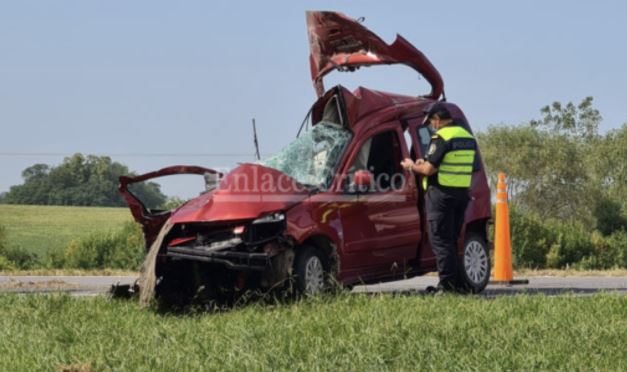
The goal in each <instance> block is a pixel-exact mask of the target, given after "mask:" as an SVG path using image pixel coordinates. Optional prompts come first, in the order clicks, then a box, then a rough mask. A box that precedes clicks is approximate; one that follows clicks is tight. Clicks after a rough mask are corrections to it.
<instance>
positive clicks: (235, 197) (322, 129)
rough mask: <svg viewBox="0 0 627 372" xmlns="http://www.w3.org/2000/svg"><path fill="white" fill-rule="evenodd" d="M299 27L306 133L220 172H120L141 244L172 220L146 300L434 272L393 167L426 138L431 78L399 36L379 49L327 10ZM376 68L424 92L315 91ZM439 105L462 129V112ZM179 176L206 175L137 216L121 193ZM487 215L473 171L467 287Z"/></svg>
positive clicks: (483, 255) (437, 85) (403, 174)
mask: <svg viewBox="0 0 627 372" xmlns="http://www.w3.org/2000/svg"><path fill="white" fill-rule="evenodd" d="M307 27H308V32H309V44H310V53H311V54H310V63H311V76H312V79H313V83H314V86H315V89H316V92H317V95H318V99H317V100H316V101H315V102H314V104H313V106H312V108H311V110H310V112H309V114H308V116H307V119H306V122H305V123H304V127H305V129H307V130H304V131H302V133H299V136H298V137H297V139H296V140H295V141H294V142H292V143H291V144H289V145H288V146H287V147H285V148H284V149H283V150H282V151H281V152H279V153H277V154H275V155H273V156H272V157H270V158H268V159H265V160H262V161H260V162H257V163H250V164H241V165H239V166H238V167H236V168H235V169H233V170H232V171H230V172H229V173H228V174H225V175H222V174H218V173H217V172H215V171H213V170H211V169H206V168H202V167H194V166H174V167H169V168H165V169H162V170H159V171H156V172H152V173H148V174H144V175H141V176H137V177H121V178H120V192H121V193H122V195H123V196H124V198H125V200H126V201H127V202H128V204H129V206H130V208H131V211H132V214H133V216H134V218H135V219H136V220H137V221H138V222H139V223H141V224H142V225H143V228H144V233H145V238H146V244H147V247H150V246H151V244H152V243H153V242H154V241H155V239H156V237H157V235H158V234H159V232H160V230H161V228H162V226H163V225H164V224H165V223H166V221H168V220H169V223H168V224H169V225H172V226H173V227H172V228H171V230H169V231H168V233H167V235H165V238H164V239H163V241H162V244H161V245H160V247H159V254H158V257H157V264H156V275H157V278H158V284H157V287H156V294H157V296H160V297H164V298H165V297H167V296H170V295H172V294H173V293H175V294H177V295H192V294H194V293H196V291H198V289H199V288H202V289H203V290H205V291H208V295H213V294H215V292H216V291H218V290H227V291H237V290H241V289H245V288H260V289H262V290H263V289H272V288H278V287H282V286H284V284H285V283H288V282H289V283H292V284H293V285H295V286H296V288H297V289H298V290H299V291H301V292H305V293H317V292H320V291H321V290H323V289H324V288H325V287H326V286H327V285H329V283H330V280H333V281H336V282H339V283H341V284H345V285H349V286H350V285H353V284H358V283H369V282H379V281H389V280H397V279H402V278H408V277H411V276H415V275H420V274H424V273H427V272H432V271H435V270H436V263H435V259H434V256H433V253H432V251H431V246H430V243H429V236H428V235H427V232H426V227H425V222H426V220H427V216H426V215H425V208H424V191H423V190H422V188H421V187H420V186H419V185H420V184H421V179H420V177H416V176H415V175H414V174H412V173H411V172H409V171H404V170H403V169H402V167H401V166H400V162H401V160H402V159H403V158H407V157H411V158H414V159H415V158H421V157H423V156H424V155H425V148H426V146H427V145H428V143H429V140H430V137H431V131H430V129H429V128H428V127H427V126H425V125H423V118H424V115H425V111H426V109H427V108H428V107H429V106H430V105H432V104H433V103H434V102H437V101H441V100H442V97H443V81H442V79H441V77H440V74H439V73H438V71H437V70H436V69H435V67H434V66H433V65H432V64H431V63H430V62H429V60H428V59H427V58H426V57H425V56H424V55H423V54H422V53H421V52H420V51H419V50H417V49H416V48H415V47H414V46H412V45H411V44H410V43H409V42H408V41H407V40H405V39H404V38H402V37H401V36H398V37H397V39H396V40H395V41H394V43H392V44H391V45H388V44H386V43H385V42H384V41H383V40H381V39H380V38H379V37H377V36H376V35H375V34H373V33H372V32H370V31H369V30H368V29H366V28H365V27H363V26H362V25H361V24H360V23H358V22H356V21H355V20H353V19H350V18H347V17H346V16H344V15H342V14H340V13H334V12H307ZM381 64H404V65H407V66H409V67H411V68H412V69H414V70H415V71H416V72H417V73H419V74H420V75H422V76H423V77H424V78H425V79H426V80H427V81H428V83H429V84H430V85H431V92H429V93H428V94H426V95H423V96H419V97H415V96H404V95H397V94H391V93H385V92H380V91H376V90H370V89H366V88H363V87H360V88H358V89H356V90H355V91H353V92H350V91H348V90H347V89H345V88H343V87H342V86H335V87H333V88H331V89H329V90H325V88H324V85H323V77H324V76H325V75H326V74H327V73H329V72H330V71H332V70H350V71H352V70H354V69H356V68H359V67H360V66H370V65H381ZM445 104H446V105H447V107H448V108H449V111H450V112H451V113H452V114H453V116H454V117H455V118H456V119H458V120H459V121H461V122H462V123H465V125H466V127H467V128H466V129H470V128H469V127H468V122H467V121H466V118H465V117H464V114H463V113H462V111H461V110H460V109H459V108H458V107H457V106H456V105H454V104H453V103H445ZM301 129H303V128H302V127H301ZM185 173H195V174H204V175H206V176H207V178H210V179H214V180H216V181H215V182H214V184H213V185H212V186H210V187H208V190H206V191H205V192H204V193H202V194H201V195H200V196H198V197H197V198H195V199H192V200H190V201H188V202H187V203H185V204H183V205H182V206H180V207H179V208H177V209H174V210H171V211H157V210H149V209H147V208H146V207H145V206H144V205H143V204H142V203H141V202H140V201H139V200H137V198H135V197H134V196H133V194H132V193H131V192H130V191H129V187H128V186H129V185H131V184H132V183H135V182H141V181H145V180H148V179H151V178H155V177H160V176H165V175H171V174H185ZM490 217H491V216H490V191H489V188H488V183H487V179H486V176H485V173H484V171H483V170H481V171H479V172H476V173H475V174H474V175H473V181H472V186H471V201H470V203H469V205H468V209H467V210H466V220H465V226H464V228H463V233H462V237H461V239H460V241H459V259H460V262H461V263H462V264H461V265H460V267H462V268H463V277H464V278H465V281H466V284H467V287H468V289H469V290H471V291H474V292H479V291H481V290H483V289H484V288H485V286H486V284H487V282H488V279H489V275H490V260H489V254H488V243H487V241H488V237H487V232H486V231H487V225H488V221H489V220H490Z"/></svg>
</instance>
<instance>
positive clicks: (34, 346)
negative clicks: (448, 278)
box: [0, 294, 627, 371]
mask: <svg viewBox="0 0 627 372" xmlns="http://www.w3.org/2000/svg"><path fill="white" fill-rule="evenodd" d="M0 314H2V315H3V316H1V317H0V329H1V330H2V335H3V337H0V370H58V369H60V368H62V367H63V366H74V367H76V368H79V367H80V368H84V369H89V368H91V369H92V370H132V371H135V370H184V371H187V370H198V371H200V370H203V371H204V370H275V369H276V370H351V371H361V370H368V371H371V370H373V371H380V370H488V369H494V370H519V369H525V370H530V369H534V370H547V369H549V370H555V369H558V370H572V369H574V370H623V371H624V370H627V353H625V345H627V297H625V296H621V295H615V294H599V295H594V296H590V297H574V296H561V297H544V296H512V297H500V298H496V299H485V298H479V297H460V296H443V297H424V296H391V295H376V296H366V295H348V294H340V295H338V296H334V297H323V298H313V299H306V300H302V301H298V302H294V303H290V304H279V305H263V304H251V305H247V306H243V307H240V308H237V309H234V310H231V311H226V312H222V313H213V314H210V313H196V314H187V315H160V314H157V313H155V312H153V311H146V310H140V309H139V308H138V306H137V304H136V303H135V302H130V301H116V300H108V299H106V298H105V297H94V298H76V297H70V296H67V295H60V294H56V295H29V296H26V295H2V296H0Z"/></svg>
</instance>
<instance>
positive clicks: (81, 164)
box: [0, 154, 166, 207]
mask: <svg viewBox="0 0 627 372" xmlns="http://www.w3.org/2000/svg"><path fill="white" fill-rule="evenodd" d="M129 174H133V173H132V172H130V171H129V169H128V167H127V166H125V165H123V164H120V163H118V162H114V161H111V158H109V157H108V156H95V155H87V156H84V155H82V154H74V155H72V156H70V157H66V158H65V159H64V160H63V162H62V163H61V164H60V165H58V166H50V165H47V164H35V165H32V166H30V167H28V168H26V169H24V171H23V172H22V178H23V179H24V183H22V184H21V185H16V186H12V187H11V188H10V190H9V191H8V192H7V193H5V194H3V195H2V196H1V197H0V202H1V203H7V204H37V205H74V206H100V207H123V206H126V203H125V202H124V200H123V199H122V197H121V196H120V194H119V193H118V189H117V186H118V178H119V177H120V176H121V175H129ZM132 191H133V193H134V194H135V195H136V196H137V197H138V198H140V200H142V201H144V202H145V204H146V205H150V206H160V205H163V204H164V203H165V202H166V196H165V195H164V194H163V193H162V192H161V188H160V186H159V184H157V183H154V182H143V183H138V184H135V185H133V190H132Z"/></svg>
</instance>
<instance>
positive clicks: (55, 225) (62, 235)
mask: <svg viewBox="0 0 627 372" xmlns="http://www.w3.org/2000/svg"><path fill="white" fill-rule="evenodd" d="M129 220H132V217H131V213H130V211H129V210H128V209H127V208H100V207H61V206H38V205H7V204H0V225H2V226H4V227H5V228H6V233H7V240H8V244H9V246H10V247H20V248H22V249H24V250H26V251H28V252H32V253H36V254H38V255H41V254H43V253H44V252H46V251H47V250H51V249H63V248H65V246H66V245H67V244H68V243H69V242H70V240H72V239H76V238H80V237H83V236H87V235H89V234H90V233H92V232H96V231H107V230H111V229H115V228H117V227H119V226H120V225H121V224H122V223H123V222H124V221H129Z"/></svg>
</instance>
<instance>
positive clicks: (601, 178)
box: [477, 97, 627, 223]
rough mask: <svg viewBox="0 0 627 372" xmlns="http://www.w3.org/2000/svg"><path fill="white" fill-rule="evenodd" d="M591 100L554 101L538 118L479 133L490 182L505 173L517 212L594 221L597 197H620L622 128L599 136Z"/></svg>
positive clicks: (625, 133)
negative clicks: (579, 101)
mask: <svg viewBox="0 0 627 372" xmlns="http://www.w3.org/2000/svg"><path fill="white" fill-rule="evenodd" d="M592 101H593V99H592V97H587V98H585V99H584V100H583V101H582V102H581V103H580V104H579V105H577V106H575V105H574V104H573V103H570V102H569V103H568V104H566V105H562V104H561V103H559V102H554V103H553V104H551V105H550V106H545V107H543V108H542V109H541V110H540V112H541V114H542V118H541V119H539V120H532V121H530V122H529V123H528V124H525V125H522V126H499V127H495V126H491V127H490V128H489V129H488V131H487V132H486V133H479V134H478V136H477V138H478V141H479V144H480V147H481V154H482V157H483V159H484V163H485V164H486V167H487V170H488V174H489V177H490V179H491V181H492V184H494V181H495V179H496V173H497V172H498V171H505V172H506V173H507V175H508V179H509V185H510V195H511V198H512V202H513V203H514V204H515V206H516V207H517V208H518V209H519V210H521V211H528V212H533V213H535V214H537V215H539V216H540V217H543V218H556V219H577V220H579V221H581V222H583V223H594V222H595V220H597V219H598V218H596V217H597V216H595V213H594V211H595V210H599V208H597V204H598V203H600V201H601V200H602V199H604V198H605V197H607V198H611V199H612V200H621V199H615V198H617V197H620V196H621V195H623V196H624V188H625V186H624V185H625V183H626V182H625V166H624V163H625V162H624V159H625V158H627V154H626V153H625V151H627V150H625V148H627V142H625V141H626V139H625V138H627V131H626V130H624V129H623V130H619V131H616V132H611V133H609V134H608V135H607V136H600V135H599V133H598V127H599V123H600V122H601V119H602V118H601V115H600V114H599V111H598V110H596V109H594V108H593V106H592ZM623 137H625V138H623ZM621 141H622V142H621ZM621 145H622V147H621ZM608 159H613V160H608ZM622 200H624V199H622Z"/></svg>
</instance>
